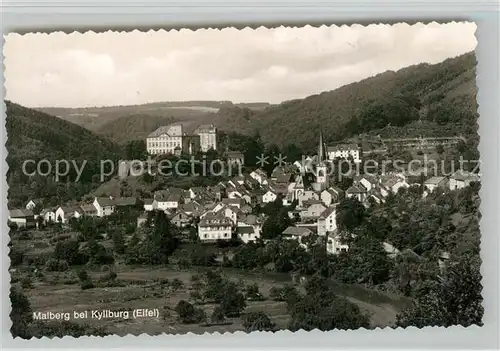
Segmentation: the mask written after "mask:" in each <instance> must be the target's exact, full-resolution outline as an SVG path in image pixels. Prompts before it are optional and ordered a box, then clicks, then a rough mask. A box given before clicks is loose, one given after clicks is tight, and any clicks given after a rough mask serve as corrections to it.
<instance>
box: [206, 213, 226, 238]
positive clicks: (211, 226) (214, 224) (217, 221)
mask: <svg viewBox="0 0 500 351" xmlns="http://www.w3.org/2000/svg"><path fill="white" fill-rule="evenodd" d="M231 230H232V222H231V220H230V219H229V218H226V217H225V216H224V215H223V214H222V213H208V214H207V215H206V216H204V217H203V218H202V219H201V221H200V223H199V224H198V237H199V238H200V240H201V241H213V240H230V239H231Z"/></svg>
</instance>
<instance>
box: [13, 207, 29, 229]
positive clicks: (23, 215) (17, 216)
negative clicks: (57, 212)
mask: <svg viewBox="0 0 500 351" xmlns="http://www.w3.org/2000/svg"><path fill="white" fill-rule="evenodd" d="M8 222H10V223H15V224H16V225H17V227H18V228H21V227H24V228H27V227H34V226H35V225H36V223H35V216H34V215H33V212H31V211H30V210H26V209H24V208H21V209H16V210H10V211H9V219H8Z"/></svg>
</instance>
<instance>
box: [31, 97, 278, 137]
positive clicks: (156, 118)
mask: <svg viewBox="0 0 500 351" xmlns="http://www.w3.org/2000/svg"><path fill="white" fill-rule="evenodd" d="M268 106H270V104H269V103H266V102H255V103H238V104H233V103H232V102H231V101H167V102H155V103H148V104H141V105H127V106H107V107H87V108H56V107H44V108H39V109H37V110H39V111H42V112H45V113H48V114H50V115H53V116H56V117H59V118H61V119H64V120H66V121H69V122H72V123H75V124H78V125H80V126H82V127H85V128H87V129H88V130H90V131H93V132H95V133H97V134H99V135H102V136H105V137H107V138H109V139H111V140H113V141H114V142H117V143H121V144H122V143H126V142H128V141H131V140H138V139H143V138H144V137H145V136H147V135H148V134H149V133H150V132H152V131H153V130H155V129H156V128H158V127H159V126H160V125H165V124H169V123H172V122H182V124H183V125H184V127H185V129H186V130H187V131H190V130H192V129H194V128H195V127H196V126H197V125H198V124H201V123H204V121H206V120H207V119H210V118H211V116H212V115H213V114H215V113H216V112H218V111H219V109H221V108H232V107H244V108H248V109H251V110H261V109H264V108H266V107H268Z"/></svg>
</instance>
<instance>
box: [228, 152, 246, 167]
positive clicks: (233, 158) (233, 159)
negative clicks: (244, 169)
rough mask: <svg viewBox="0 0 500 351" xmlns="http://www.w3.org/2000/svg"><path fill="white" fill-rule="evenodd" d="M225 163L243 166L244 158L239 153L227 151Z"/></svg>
mask: <svg viewBox="0 0 500 351" xmlns="http://www.w3.org/2000/svg"><path fill="white" fill-rule="evenodd" d="M227 162H228V163H230V164H236V165H241V166H243V165H244V164H245V156H244V155H243V153H241V152H239V151H228V152H227Z"/></svg>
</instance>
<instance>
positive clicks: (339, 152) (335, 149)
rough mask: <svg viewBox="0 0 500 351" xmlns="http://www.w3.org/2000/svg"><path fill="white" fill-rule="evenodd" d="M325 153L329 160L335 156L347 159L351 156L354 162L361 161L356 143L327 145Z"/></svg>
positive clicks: (335, 157)
mask: <svg viewBox="0 0 500 351" xmlns="http://www.w3.org/2000/svg"><path fill="white" fill-rule="evenodd" d="M326 154H327V156H328V159H329V160H335V159H337V158H343V159H346V160H347V159H349V158H352V159H353V160H354V162H356V163H358V162H361V158H360V150H359V146H358V145H356V144H339V145H335V146H328V148H327V149H326Z"/></svg>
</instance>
